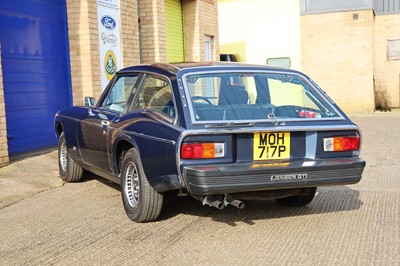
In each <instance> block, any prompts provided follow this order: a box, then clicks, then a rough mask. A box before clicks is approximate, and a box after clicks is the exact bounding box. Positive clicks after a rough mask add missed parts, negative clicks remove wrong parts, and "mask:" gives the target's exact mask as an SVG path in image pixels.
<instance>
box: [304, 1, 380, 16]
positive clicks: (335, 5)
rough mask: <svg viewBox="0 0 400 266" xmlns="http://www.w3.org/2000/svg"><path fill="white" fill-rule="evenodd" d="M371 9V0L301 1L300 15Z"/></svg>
mask: <svg viewBox="0 0 400 266" xmlns="http://www.w3.org/2000/svg"><path fill="white" fill-rule="evenodd" d="M364 9H373V0H335V1H332V0H301V14H302V15H306V14H313V13H329V12H338V11H351V10H364Z"/></svg>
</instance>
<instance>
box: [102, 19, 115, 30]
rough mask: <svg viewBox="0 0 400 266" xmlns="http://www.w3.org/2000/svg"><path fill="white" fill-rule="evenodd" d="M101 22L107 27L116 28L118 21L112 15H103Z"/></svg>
mask: <svg viewBox="0 0 400 266" xmlns="http://www.w3.org/2000/svg"><path fill="white" fill-rule="evenodd" d="M101 24H103V26H104V27H105V28H106V29H109V30H112V29H114V28H115V26H116V24H117V23H116V22H115V20H114V19H113V18H112V17H110V16H103V17H102V18H101Z"/></svg>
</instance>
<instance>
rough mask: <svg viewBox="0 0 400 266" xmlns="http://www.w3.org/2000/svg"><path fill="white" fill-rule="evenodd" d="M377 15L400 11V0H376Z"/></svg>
mask: <svg viewBox="0 0 400 266" xmlns="http://www.w3.org/2000/svg"><path fill="white" fill-rule="evenodd" d="M374 9H375V14H376V15H385V14H393V13H400V0H375V1H374Z"/></svg>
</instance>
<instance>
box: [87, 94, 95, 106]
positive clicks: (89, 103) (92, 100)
mask: <svg viewBox="0 0 400 266" xmlns="http://www.w3.org/2000/svg"><path fill="white" fill-rule="evenodd" d="M95 105H96V98H94V97H89V96H86V97H85V106H95Z"/></svg>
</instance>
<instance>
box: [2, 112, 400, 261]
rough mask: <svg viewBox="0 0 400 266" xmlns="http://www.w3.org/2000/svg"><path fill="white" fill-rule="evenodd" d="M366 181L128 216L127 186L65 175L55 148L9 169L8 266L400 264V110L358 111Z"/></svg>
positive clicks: (183, 203) (178, 204)
mask: <svg viewBox="0 0 400 266" xmlns="http://www.w3.org/2000/svg"><path fill="white" fill-rule="evenodd" d="M352 120H353V121H354V122H356V123H357V124H358V125H359V126H360V128H361V130H362V133H363V147H362V151H361V157H362V158H364V159H365V160H366V161H367V166H366V168H365V171H364V174H363V178H362V179H361V182H360V183H358V184H355V185H350V186H335V187H323V188H318V194H317V196H316V197H315V199H314V200H313V202H312V203H311V204H309V205H308V206H306V207H300V208H289V207H284V206H280V205H278V204H276V203H275V202H274V201H266V202H246V207H245V209H243V210H239V209H236V208H234V207H231V206H229V207H227V208H225V209H224V210H222V211H219V210H217V209H214V208H210V207H206V206H202V205H201V203H199V202H197V201H195V200H193V199H191V198H188V197H186V198H177V199H171V200H170V202H169V204H168V205H167V206H166V208H164V209H163V213H162V215H161V217H160V221H157V222H153V223H147V224H137V223H134V222H131V221H130V220H129V219H128V218H127V217H126V215H125V213H124V209H123V206H122V202H121V196H120V191H119V186H118V185H115V184H113V183H110V182H109V181H107V180H105V179H102V178H100V177H97V176H95V175H92V174H88V175H86V176H85V180H84V181H83V182H81V183H75V184H63V182H62V181H61V179H60V178H59V174H58V165H57V153H56V151H52V152H48V153H45V154H41V155H39V156H33V157H29V158H25V159H22V160H19V161H16V162H13V163H12V164H11V165H10V166H7V167H4V168H0V265H134V264H135V265H137V264H138V265H385V266H386V265H400V163H399V159H400V134H399V129H400V113H398V112H397V113H375V114H373V115H365V116H354V117H352Z"/></svg>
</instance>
